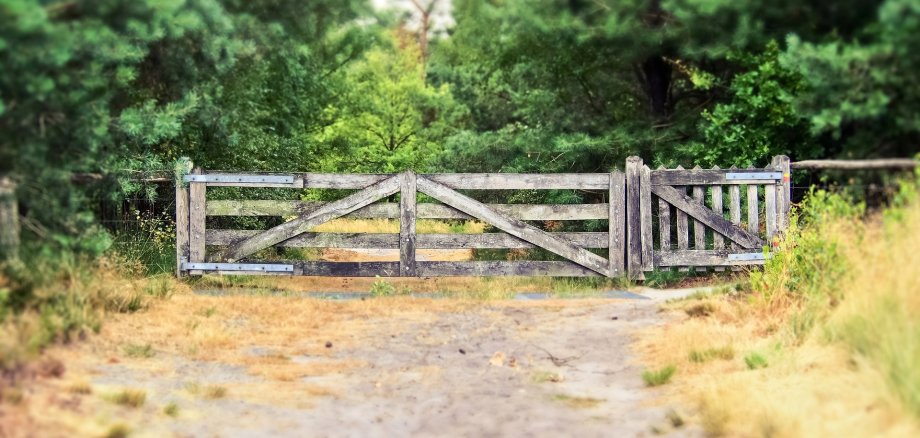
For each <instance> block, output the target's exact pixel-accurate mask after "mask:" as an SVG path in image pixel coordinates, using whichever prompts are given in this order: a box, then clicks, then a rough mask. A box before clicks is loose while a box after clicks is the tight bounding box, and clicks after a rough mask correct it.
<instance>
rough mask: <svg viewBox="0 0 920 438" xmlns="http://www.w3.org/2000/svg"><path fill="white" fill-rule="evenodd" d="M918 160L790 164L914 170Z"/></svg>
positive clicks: (822, 161) (796, 165)
mask: <svg viewBox="0 0 920 438" xmlns="http://www.w3.org/2000/svg"><path fill="white" fill-rule="evenodd" d="M917 163H918V162H917V160H914V159H912V158H881V159H876V160H803V161H796V162H793V163H791V164H790V166H791V167H792V168H793V169H835V170H870V169H914V168H916V167H917Z"/></svg>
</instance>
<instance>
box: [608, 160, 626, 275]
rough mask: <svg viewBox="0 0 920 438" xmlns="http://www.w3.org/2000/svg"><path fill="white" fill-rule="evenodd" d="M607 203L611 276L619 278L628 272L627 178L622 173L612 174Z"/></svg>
mask: <svg viewBox="0 0 920 438" xmlns="http://www.w3.org/2000/svg"><path fill="white" fill-rule="evenodd" d="M607 202H608V203H609V204H608V210H607V211H608V217H607V233H608V234H607V237H608V242H607V243H608V247H607V259H608V260H609V261H610V268H609V270H610V274H609V276H610V277H619V276H622V275H623V274H625V271H626V176H625V175H623V173H622V172H611V173H610V196H609V198H608V199H607Z"/></svg>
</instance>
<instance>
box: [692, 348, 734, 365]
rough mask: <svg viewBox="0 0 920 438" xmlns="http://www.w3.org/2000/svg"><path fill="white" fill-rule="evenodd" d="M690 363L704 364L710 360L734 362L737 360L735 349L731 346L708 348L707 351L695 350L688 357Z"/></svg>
mask: <svg viewBox="0 0 920 438" xmlns="http://www.w3.org/2000/svg"><path fill="white" fill-rule="evenodd" d="M687 358H688V359H689V360H690V362H696V363H703V362H708V361H710V360H714V359H719V360H732V359H734V358H735V349H734V348H732V347H731V345H726V346H724V347H714V348H707V349H705V350H693V351H691V352H690V354H689V355H688V357H687Z"/></svg>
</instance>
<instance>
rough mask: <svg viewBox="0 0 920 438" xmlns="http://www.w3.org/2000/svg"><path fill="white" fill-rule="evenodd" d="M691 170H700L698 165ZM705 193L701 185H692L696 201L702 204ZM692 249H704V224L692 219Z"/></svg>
mask: <svg viewBox="0 0 920 438" xmlns="http://www.w3.org/2000/svg"><path fill="white" fill-rule="evenodd" d="M693 170H701V169H700V166H696V167H694V168H693ZM704 193H706V188H705V187H703V186H693V199H695V200H696V201H697V202H698V203H700V204H704V202H703V194H704ZM693 249H697V250H703V249H706V226H705V225H703V223H702V222H700V221H698V220H696V219H694V220H693ZM705 270H706V268H705V267H697V268H695V269H694V271H705Z"/></svg>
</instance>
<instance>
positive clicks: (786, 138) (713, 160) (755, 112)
mask: <svg viewBox="0 0 920 438" xmlns="http://www.w3.org/2000/svg"><path fill="white" fill-rule="evenodd" d="M779 57H780V49H779V45H778V44H777V43H775V42H770V43H769V44H768V45H767V47H766V49H765V50H764V51H763V52H761V53H759V54H756V55H753V54H749V53H742V54H735V55H730V56H729V57H728V59H729V60H731V61H735V62H737V63H738V64H739V66H740V67H741V68H743V69H744V71H743V72H742V73H739V74H737V75H735V77H734V78H733V79H732V81H731V85H730V86H729V93H730V96H731V97H730V98H729V100H728V101H727V102H725V103H719V104H716V105H715V107H714V108H713V109H712V110H711V111H710V110H707V111H704V112H703V114H702V121H701V125H700V131H701V134H702V139H701V141H700V142H689V143H688V144H687V145H685V146H683V147H681V150H682V153H683V154H686V156H687V159H685V161H689V162H694V163H698V164H700V165H702V166H705V167H709V166H714V165H717V166H721V167H727V166H730V165H737V166H738V167H742V168H745V167H754V166H763V165H765V164H766V163H768V162H769V161H770V157H772V156H775V155H785V154H789V153H791V152H793V151H795V153H796V154H797V155H804V156H820V151H819V150H817V149H816V146H814V145H810V144H808V142H809V139H808V136H807V133H808V126H807V123H806V120H805V119H804V118H803V117H801V116H799V115H798V112H797V111H796V108H795V106H794V104H793V103H794V99H795V96H796V95H797V94H798V93H799V92H800V91H801V89H802V88H803V87H802V77H801V76H800V75H799V73H797V72H794V71H790V70H789V69H787V68H785V67H783V66H782V65H781V64H780V61H779Z"/></svg>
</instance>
